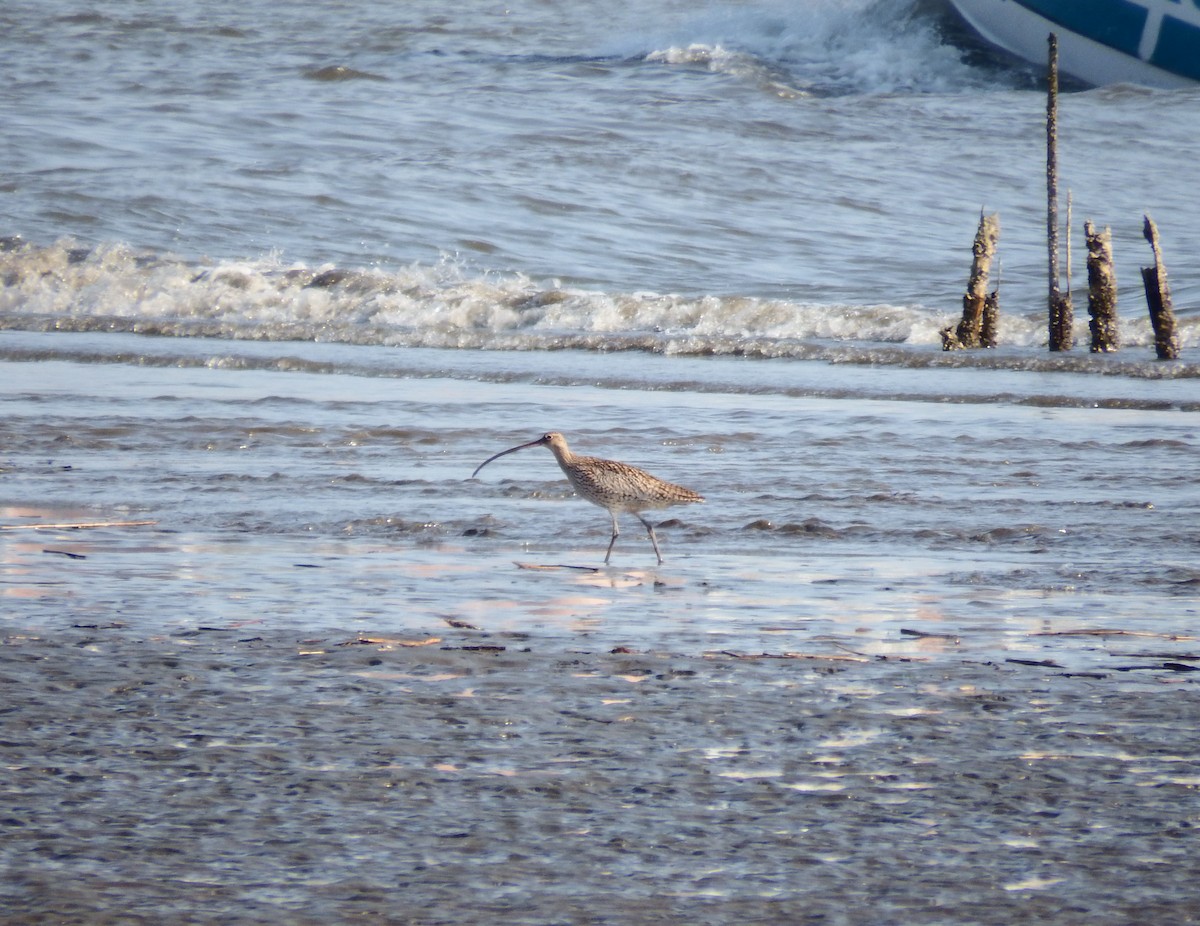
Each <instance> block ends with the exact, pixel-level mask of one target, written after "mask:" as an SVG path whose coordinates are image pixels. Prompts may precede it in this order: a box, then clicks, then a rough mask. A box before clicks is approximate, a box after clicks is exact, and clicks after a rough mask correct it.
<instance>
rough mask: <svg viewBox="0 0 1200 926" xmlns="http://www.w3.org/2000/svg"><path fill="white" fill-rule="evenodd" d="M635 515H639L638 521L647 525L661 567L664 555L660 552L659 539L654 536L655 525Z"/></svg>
mask: <svg viewBox="0 0 1200 926" xmlns="http://www.w3.org/2000/svg"><path fill="white" fill-rule="evenodd" d="M635 514H636V515H637V519H638V520H639V521H641V522H642V523H643V524H644V525H646V533H647V534H649V535H650V543H651V544H653V545H654V555H655V556H657V557H658V565H660V566H661V565H662V554H661V553H659V552H658V538H657V537H655V536H654V525H653V524H651V523H650V522H649V521H647V520H646V519H645V518H643V517H642V516H641V515H640V514H637V513H636V512H635Z"/></svg>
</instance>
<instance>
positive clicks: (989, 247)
mask: <svg viewBox="0 0 1200 926" xmlns="http://www.w3.org/2000/svg"><path fill="white" fill-rule="evenodd" d="M999 238H1000V216H999V215H996V214H995V213H993V214H992V215H983V214H980V216H979V230H978V231H976V232H975V242H974V244H972V245H971V253H972V254H973V255H974V259H973V260H972V261H971V279H970V280H969V281H968V283H967V291H966V293H964V294H963V311H962V321H960V322H959V323H958V325H957V326H949V327H947V328H944V329H942V332H941V335H942V350H963V349H966V348H975V347H995V346H996V323H997V315H998V313H999V305H1000V296H999V292H998V291H996V292H992V293H991V294H990V295H989V294H988V291H987V285H988V275H989V274H990V273H991V268H992V259H993V258H994V257H995V255H996V242H997V240H998V239H999Z"/></svg>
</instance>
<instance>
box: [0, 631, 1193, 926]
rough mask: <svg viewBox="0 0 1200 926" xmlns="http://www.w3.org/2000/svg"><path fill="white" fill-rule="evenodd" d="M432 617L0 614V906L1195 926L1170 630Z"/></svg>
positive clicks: (38, 917) (1186, 736)
mask: <svg viewBox="0 0 1200 926" xmlns="http://www.w3.org/2000/svg"><path fill="white" fill-rule="evenodd" d="M452 623H453V622H452V620H450V619H447V620H446V621H445V622H443V624H442V625H441V626H434V625H433V624H428V625H426V626H417V627H414V628H412V629H411V631H405V632H403V633H395V632H392V633H388V634H371V633H364V632H361V631H351V630H347V631H344V632H339V631H336V630H328V631H321V632H317V633H312V632H305V631H304V630H302V629H301V630H292V631H280V630H265V629H263V628H262V627H255V626H245V627H237V626H223V627H220V628H217V627H212V628H207V629H205V628H202V627H196V628H194V629H191V630H182V631H178V632H168V633H150V632H147V631H146V630H145V629H143V628H139V627H138V626H135V625H129V624H121V623H120V622H112V623H98V624H95V625H92V626H66V625H60V626H59V627H58V628H57V629H53V630H47V631H44V632H32V631H30V630H28V629H26V630H23V631H16V630H14V629H12V625H11V624H10V625H9V628H10V629H9V632H8V633H7V634H6V636H5V638H4V640H3V645H2V646H0V678H2V680H3V686H4V691H5V692H6V699H5V704H4V707H3V732H2V742H0V762H2V764H3V766H4V768H5V774H4V781H5V785H4V790H5V800H4V808H3V813H2V824H3V832H4V838H3V840H0V867H2V869H3V871H4V872H5V877H4V879H3V886H2V887H0V922H2V923H5V924H17V923H20V924H37V923H47V924H49V923H54V924H60V926H61V924H76V923H78V924H84V923H87V924H110V923H111V924H116V923H121V924H125V923H165V922H171V923H177V924H178V923H224V924H243V923H246V924H249V923H272V924H277V923H295V924H331V923H348V922H386V923H414V924H434V923H455V924H460V923H614V924H616V923H621V924H638V923H654V922H688V923H822V924H827V923H828V924H881V923H925V924H930V923H989V924H990V923H995V924H1011V923H1015V922H1038V923H1088V924H1098V923H1099V924H1104V923H1113V924H1116V923H1131V922H1160V923H1193V922H1197V920H1198V918H1200V904H1198V903H1197V900H1198V898H1200V888H1197V886H1196V885H1197V883H1198V882H1197V876H1200V855H1197V853H1196V851H1195V845H1196V837H1197V829H1198V827H1200V800H1198V796H1200V795H1198V791H1200V763H1198V761H1197V756H1196V750H1195V731H1196V729H1197V720H1198V719H1200V698H1198V697H1197V685H1196V683H1195V673H1192V672H1188V671H1186V666H1187V665H1188V663H1187V661H1186V656H1187V655H1188V654H1189V650H1188V647H1195V646H1196V644H1195V643H1194V642H1187V641H1179V640H1175V641H1163V640H1157V641H1155V640H1150V641H1120V640H1116V641H1114V640H1112V639H1108V640H1099V639H1097V640H1096V644H1097V645H1098V646H1101V647H1106V648H1108V649H1110V650H1111V649H1114V648H1121V645H1124V648H1125V649H1126V650H1130V651H1132V650H1133V649H1137V648H1139V647H1140V648H1141V649H1142V650H1146V649H1153V648H1155V647H1158V648H1167V649H1171V651H1172V653H1173V654H1174V656H1175V657H1176V658H1175V659H1172V660H1162V659H1157V660H1156V659H1146V658H1142V659H1141V662H1140V665H1141V666H1142V668H1141V669H1140V670H1137V671H1134V670H1132V669H1127V670H1123V669H1121V668H1120V667H1122V666H1126V667H1127V666H1128V665H1129V663H1130V661H1131V660H1130V659H1129V658H1125V659H1119V658H1118V659H1115V660H1113V662H1112V665H1113V670H1112V671H1105V672H1068V671H1065V670H1064V668H1063V667H1062V666H1061V665H1031V664H1028V663H1032V662H1035V661H1037V660H1034V659H1030V660H1027V661H1026V662H1014V661H1011V657H1007V656H1006V655H1005V654H1004V653H1003V652H1000V651H995V652H992V653H988V652H983V651H971V650H967V651H958V650H957V649H956V648H955V647H954V646H948V647H946V648H945V649H944V650H942V651H938V650H937V649H936V648H935V649H934V650H933V651H931V652H928V653H914V654H913V655H910V656H873V657H865V656H856V655H853V654H851V653H842V654H839V653H838V652H836V651H828V650H827V651H825V652H818V651H816V648H813V649H812V650H810V652H808V653H805V654H797V655H795V658H777V657H782V656H783V655H784V653H783V652H782V651H781V652H777V653H774V654H772V656H771V657H763V656H761V655H758V658H748V657H754V656H755V655H756V654H755V653H738V654H735V653H734V651H732V650H730V651H722V650H720V649H708V648H705V647H704V645H703V643H702V641H698V640H682V641H676V640H672V639H671V638H670V637H669V636H666V635H663V636H660V637H658V638H657V639H655V638H653V637H652V636H650V638H649V639H647V640H646V645H645V646H643V647H639V648H638V650H637V651H633V648H632V647H628V646H624V647H622V646H614V645H612V644H613V641H612V639H610V638H608V636H607V635H606V634H605V633H603V632H597V633H590V634H579V633H575V632H554V631H552V630H542V631H540V632H537V633H521V632H512V631H504V632H485V631H480V630H476V629H472V628H470V627H462V626H452ZM1064 642H1065V641H1064ZM1114 644H1116V645H1114ZM622 650H624V651H622ZM1191 652H1192V653H1194V649H1192V650H1191ZM1043 655H1044V654H1043ZM1180 659H1184V661H1182V662H1181V661H1179V660H1180ZM1133 661H1136V660H1133ZM1190 665H1192V666H1196V665H1200V663H1197V662H1194V661H1193V662H1191V663H1190Z"/></svg>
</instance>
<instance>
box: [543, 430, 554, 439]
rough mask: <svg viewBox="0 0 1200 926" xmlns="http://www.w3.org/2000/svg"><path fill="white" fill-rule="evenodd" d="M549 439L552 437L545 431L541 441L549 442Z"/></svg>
mask: <svg viewBox="0 0 1200 926" xmlns="http://www.w3.org/2000/svg"><path fill="white" fill-rule="evenodd" d="M551 437H552V435H551V434H550V432H549V431H547V432H546V433H545V434H543V435H542V440H550V438H551Z"/></svg>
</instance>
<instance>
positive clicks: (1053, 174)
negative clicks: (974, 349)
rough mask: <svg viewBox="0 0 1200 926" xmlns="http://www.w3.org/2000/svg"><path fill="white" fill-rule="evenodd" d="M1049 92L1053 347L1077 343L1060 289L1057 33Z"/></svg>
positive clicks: (1048, 243)
mask: <svg viewBox="0 0 1200 926" xmlns="http://www.w3.org/2000/svg"><path fill="white" fill-rule="evenodd" d="M1049 42H1050V61H1049V67H1048V72H1047V80H1046V83H1047V93H1046V250H1047V256H1048V258H1049V271H1050V273H1049V276H1050V280H1049V282H1050V286H1049V293H1048V299H1047V301H1048V305H1049V315H1050V319H1049V321H1050V325H1049V328H1050V331H1049V334H1050V350H1052V351H1060V350H1070V349H1071V348H1072V347H1073V346H1074V335H1073V334H1072V327H1073V324H1074V321H1075V318H1074V312H1073V310H1072V306H1071V297H1070V296H1069V295H1067V296H1064V295H1062V293H1061V292H1060V291H1059V288H1058V283H1059V272H1058V36H1057V35H1055V34H1054V33H1053V32H1052V33H1050V39H1049Z"/></svg>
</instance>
